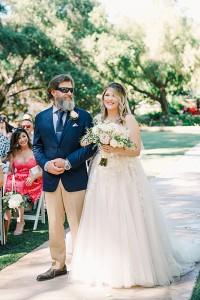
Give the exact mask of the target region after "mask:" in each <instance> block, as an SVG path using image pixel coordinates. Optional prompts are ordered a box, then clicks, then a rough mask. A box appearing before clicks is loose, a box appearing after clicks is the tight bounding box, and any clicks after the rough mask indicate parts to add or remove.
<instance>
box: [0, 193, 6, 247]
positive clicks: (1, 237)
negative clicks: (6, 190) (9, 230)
mask: <svg viewBox="0 0 200 300" xmlns="http://www.w3.org/2000/svg"><path fill="white" fill-rule="evenodd" d="M2 193H3V190H2V189H0V241H1V245H2V246H3V245H5V243H6V241H5V231H4V213H3V203H2Z"/></svg>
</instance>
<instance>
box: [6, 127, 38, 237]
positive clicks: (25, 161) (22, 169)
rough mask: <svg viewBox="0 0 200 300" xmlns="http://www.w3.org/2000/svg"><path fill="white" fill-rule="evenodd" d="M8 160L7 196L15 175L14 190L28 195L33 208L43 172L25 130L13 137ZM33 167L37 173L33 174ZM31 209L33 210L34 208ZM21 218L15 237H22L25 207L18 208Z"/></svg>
mask: <svg viewBox="0 0 200 300" xmlns="http://www.w3.org/2000/svg"><path fill="white" fill-rule="evenodd" d="M6 160H7V161H9V163H10V171H9V174H8V176H7V180H6V184H5V194H6V193H7V192H11V191H12V189H13V188H12V180H13V175H14V179H15V185H14V190H15V191H16V192H18V193H20V194H21V195H22V196H23V195H27V196H28V197H29V199H30V204H31V206H32V207H33V204H34V202H36V201H37V200H38V199H39V197H40V194H41V192H42V170H41V169H40V168H39V166H38V167H37V163H36V160H35V157H34V154H33V151H32V146H31V142H30V138H29V136H28V134H27V132H26V130H25V129H23V128H21V127H18V128H16V129H15V130H14V131H13V133H12V136H11V141H10V151H9V152H8V154H7V157H6ZM33 167H36V168H34V169H36V171H34V172H33V170H32V169H33ZM32 207H31V208H32ZM18 213H19V217H18V219H17V226H16V229H15V231H14V235H20V234H22V232H23V229H24V225H25V222H24V207H23V206H20V207H19V208H18ZM5 218H6V219H7V220H8V221H10V218H11V211H7V212H6V214H5Z"/></svg>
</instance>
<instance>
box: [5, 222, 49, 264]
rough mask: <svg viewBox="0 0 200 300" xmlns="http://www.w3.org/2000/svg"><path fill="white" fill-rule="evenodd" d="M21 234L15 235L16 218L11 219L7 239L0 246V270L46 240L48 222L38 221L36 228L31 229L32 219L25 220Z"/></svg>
mask: <svg viewBox="0 0 200 300" xmlns="http://www.w3.org/2000/svg"><path fill="white" fill-rule="evenodd" d="M25 222H26V224H25V228H24V232H23V234H22V235H19V236H15V235H13V232H14V230H15V227H16V219H13V220H12V222H11V225H10V230H9V233H8V240H7V244H6V245H5V246H1V247H0V270H1V269H3V268H5V267H6V266H8V265H10V264H12V263H14V262H16V261H17V260H18V259H20V258H21V257H22V256H24V255H25V254H27V253H29V252H30V251H32V250H33V249H35V248H37V247H38V246H40V245H41V244H43V243H44V242H45V241H47V240H48V223H47V218H46V223H45V224H42V223H41V221H39V222H38V227H37V230H34V231H33V223H34V221H30V220H28V221H27V220H26V221H25Z"/></svg>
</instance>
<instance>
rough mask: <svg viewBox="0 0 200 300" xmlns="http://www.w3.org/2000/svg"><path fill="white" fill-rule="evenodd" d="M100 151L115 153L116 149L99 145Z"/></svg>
mask: <svg viewBox="0 0 200 300" xmlns="http://www.w3.org/2000/svg"><path fill="white" fill-rule="evenodd" d="M101 149H102V150H103V151H104V152H106V153H116V152H117V151H116V150H117V149H118V148H117V147H116V148H114V147H112V146H110V145H101Z"/></svg>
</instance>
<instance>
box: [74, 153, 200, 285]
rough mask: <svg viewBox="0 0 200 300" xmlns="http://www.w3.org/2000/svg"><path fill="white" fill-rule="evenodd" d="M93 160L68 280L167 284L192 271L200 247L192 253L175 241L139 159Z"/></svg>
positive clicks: (110, 157) (94, 283)
mask: <svg viewBox="0 0 200 300" xmlns="http://www.w3.org/2000/svg"><path fill="white" fill-rule="evenodd" d="M99 161H100V153H99V152H98V153H97V155H96V156H95V158H94V159H93V162H92V166H91V169H90V177H89V183H88V189H87V193H86V198H85V203H84V208H83V214H82V218H81V222H80V226H79V232H78V236H77V241H76V245H75V250H74V253H73V258H72V264H71V272H70V280H71V281H72V282H73V281H80V282H84V283H87V284H90V285H103V284H105V285H109V286H111V287H115V288H120V287H126V288H128V287H131V286H136V285H140V286H145V287H152V286H156V285H169V284H170V283H171V282H173V281H174V280H175V279H179V277H180V276H181V275H184V274H185V273H187V272H189V271H191V270H193V268H194V265H195V261H197V260H199V257H200V247H198V249H196V250H194V249H193V250H194V251H193V254H191V253H192V252H188V250H187V247H186V246H184V242H183V241H180V243H179V241H178V240H177V238H172V236H171V234H170V233H169V231H168V229H167V226H166V224H165V220H164V218H163V215H162V213H161V210H160V208H159V204H158V203H157V200H156V199H155V196H154V194H153V193H152V190H151V187H150V185H149V181H148V179H147V177H146V175H145V173H144V171H143V167H142V165H141V162H140V160H139V159H138V158H137V157H123V156H116V155H114V154H110V155H109V158H108V165H107V166H106V167H104V166H100V165H99Z"/></svg>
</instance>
